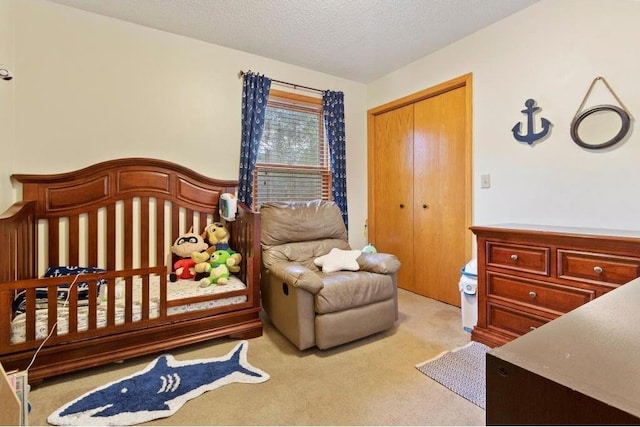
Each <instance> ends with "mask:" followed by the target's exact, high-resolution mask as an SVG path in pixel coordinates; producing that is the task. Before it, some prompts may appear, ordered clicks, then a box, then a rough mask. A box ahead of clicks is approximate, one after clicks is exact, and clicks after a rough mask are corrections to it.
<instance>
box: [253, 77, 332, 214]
mask: <svg viewBox="0 0 640 427" xmlns="http://www.w3.org/2000/svg"><path fill="white" fill-rule="evenodd" d="M270 105H273V106H277V107H278V108H286V109H290V110H292V111H302V112H310V113H316V112H317V114H318V118H319V129H318V141H319V142H318V144H319V147H318V150H319V151H320V153H321V154H320V162H319V163H320V165H319V166H303V165H291V164H284V163H260V162H258V161H256V164H255V167H254V169H253V176H252V180H253V189H252V193H253V194H252V196H253V201H254V207H255V209H259V208H260V204H261V203H260V199H259V197H258V187H259V182H258V175H259V173H260V172H264V171H267V172H268V171H276V172H277V171H289V170H290V171H302V172H304V171H317V172H318V173H319V174H320V175H321V176H322V190H321V198H322V200H333V194H332V191H331V190H332V185H333V182H332V180H333V174H332V170H331V157H330V154H329V144H328V142H327V141H326V138H325V124H324V106H323V101H322V98H321V97H320V98H317V97H312V96H307V95H302V94H299V93H294V92H288V91H284V90H278V89H271V90H270V91H269V97H268V100H267V107H268V106H270ZM296 107H298V108H296ZM260 143H262V141H260ZM265 202H269V200H267V201H265Z"/></svg>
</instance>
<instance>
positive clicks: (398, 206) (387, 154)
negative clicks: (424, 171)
mask: <svg viewBox="0 0 640 427" xmlns="http://www.w3.org/2000/svg"><path fill="white" fill-rule="evenodd" d="M373 131H374V135H375V137H374V140H373V146H372V149H373V150H375V156H373V159H374V160H373V164H370V165H369V167H370V168H372V169H371V173H372V174H374V175H375V178H374V181H375V185H374V186H372V188H371V191H372V195H373V200H375V206H374V207H373V210H374V212H375V216H373V215H372V217H371V218H369V221H374V223H372V224H370V225H372V227H371V230H372V231H373V233H369V240H370V241H371V242H373V243H374V244H375V245H376V248H377V249H378V251H379V252H387V253H392V254H394V255H396V256H397V257H398V259H399V260H400V262H401V263H402V267H401V268H400V270H399V272H398V284H399V286H400V287H401V288H403V289H407V290H410V291H414V292H417V289H416V288H415V280H414V277H413V265H414V259H413V213H414V210H413V191H414V189H413V105H407V106H404V107H400V108H396V109H393V110H390V111H387V112H385V113H383V114H379V115H377V116H376V117H375V122H374V129H373Z"/></svg>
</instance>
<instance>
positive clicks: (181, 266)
mask: <svg viewBox="0 0 640 427" xmlns="http://www.w3.org/2000/svg"><path fill="white" fill-rule="evenodd" d="M192 231H193V230H192V229H190V230H189V232H188V233H186V234H183V235H182V236H180V237H178V238H177V239H176V241H175V242H174V243H173V246H171V253H173V254H174V255H175V256H176V257H179V259H178V260H177V261H175V262H174V263H173V272H171V274H169V280H170V281H171V282H175V281H176V280H178V279H193V278H194V277H195V276H196V271H195V264H196V263H195V261H194V260H193V258H192V256H191V254H192V253H194V252H198V253H199V252H202V251H206V250H207V248H208V245H207V244H206V243H205V241H204V239H203V238H202V236H201V235H199V234H196V233H193V232H192Z"/></svg>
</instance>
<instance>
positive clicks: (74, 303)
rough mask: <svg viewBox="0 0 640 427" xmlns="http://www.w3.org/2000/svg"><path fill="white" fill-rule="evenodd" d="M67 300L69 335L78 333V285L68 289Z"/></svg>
mask: <svg viewBox="0 0 640 427" xmlns="http://www.w3.org/2000/svg"><path fill="white" fill-rule="evenodd" d="M68 295H69V299H68V300H67V303H66V305H67V307H69V331H68V333H69V334H75V333H76V332H78V283H77V282H76V284H75V285H73V286H72V287H70V288H69V292H68Z"/></svg>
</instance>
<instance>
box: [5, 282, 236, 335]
mask: <svg viewBox="0 0 640 427" xmlns="http://www.w3.org/2000/svg"><path fill="white" fill-rule="evenodd" d="M141 286H142V280H141V279H140V278H136V279H134V281H133V295H134V303H133V310H132V312H133V313H132V317H133V322H137V321H140V320H142V302H141V299H142V298H141V295H142V291H141ZM243 289H246V285H245V284H244V283H242V281H241V280H240V279H238V278H237V277H235V276H231V277H230V278H229V282H228V283H227V284H226V285H223V286H208V287H204V288H202V287H200V286H199V285H198V282H196V281H194V280H178V281H176V282H169V281H168V280H167V300H168V301H178V300H180V299H184V298H189V297H194V296H203V295H213V294H222V293H226V292H230V291H236V290H243ZM149 294H150V297H149V318H151V319H155V318H157V317H159V315H160V296H159V295H160V278H159V277H157V276H151V279H150V284H149ZM124 295H125V285H124V283H122V282H119V283H116V313H115V322H116V325H120V324H124V323H125V299H124ZM98 299H99V304H98V307H97V322H96V324H97V326H98V328H101V327H105V326H106V325H107V288H106V286H102V287H101V288H100V295H99V297H98ZM245 301H247V297H246V296H242V295H240V296H234V297H229V298H222V299H216V300H211V301H203V302H198V303H190V304H183V305H177V306H174V307H169V308H168V309H167V314H168V315H175V314H180V313H187V312H193V311H199V310H206V309H211V308H215V307H222V306H227V305H232V304H240V303H243V302H245ZM88 316H89V307H88V306H86V305H85V306H81V305H80V302H79V306H78V309H77V319H78V331H86V330H87V329H88V325H89V320H88ZM56 329H57V334H58V335H65V334H67V333H68V332H69V309H68V307H66V305H65V304H63V305H62V306H60V307H58V319H57V325H56ZM50 332H51V331H50V330H49V326H48V310H47V309H46V308H43V309H38V310H36V339H44V338H46V337H47V336H48V335H49V333H50ZM25 341H26V314H24V313H22V314H18V315H17V316H16V317H15V318H14V319H13V321H12V323H11V343H12V344H19V343H23V342H25Z"/></svg>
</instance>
